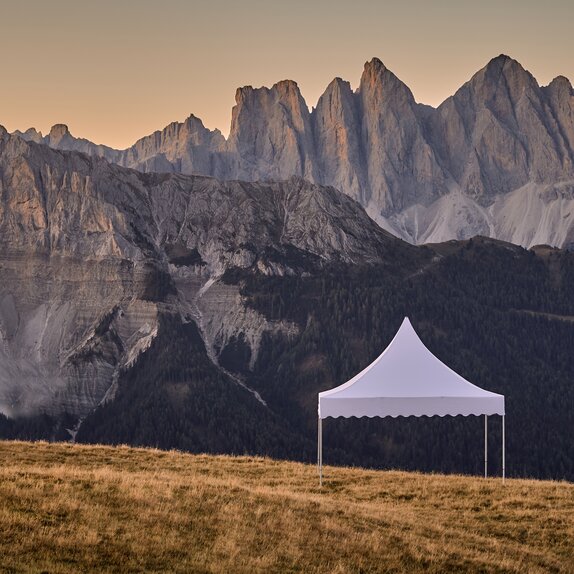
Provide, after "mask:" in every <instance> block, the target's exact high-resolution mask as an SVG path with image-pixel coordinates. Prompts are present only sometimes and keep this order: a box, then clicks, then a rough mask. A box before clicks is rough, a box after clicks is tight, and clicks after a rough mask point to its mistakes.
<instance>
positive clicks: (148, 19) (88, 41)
mask: <svg viewBox="0 0 574 574" xmlns="http://www.w3.org/2000/svg"><path fill="white" fill-rule="evenodd" d="M0 10H1V11H0V54H1V56H0V58H1V63H2V66H1V68H2V89H1V90H0V124H2V125H4V126H5V127H6V128H7V129H8V130H9V131H13V130H15V129H21V130H24V129H27V128H28V127H31V126H33V127H35V128H37V129H39V130H41V131H42V132H44V133H46V132H47V131H48V130H49V128H50V126H51V125H52V124H54V123H66V124H68V125H69V127H70V130H71V132H72V133H73V134H74V135H76V136H78V137H86V138H88V139H90V140H93V141H95V142H97V143H105V144H108V145H111V146H114V147H126V146H128V145H131V144H132V143H133V142H134V141H135V140H136V139H138V138H139V137H142V136H144V135H146V134H148V133H151V132H153V131H154V130H156V129H161V128H162V127H164V126H165V125H166V124H168V123H169V122H171V121H176V120H178V121H181V120H183V119H185V118H186V117H187V116H188V115H189V114H190V113H194V114H195V115H196V116H198V117H200V118H201V119H202V120H203V122H204V123H205V125H206V126H207V127H209V128H219V129H220V130H221V131H222V132H223V133H224V134H227V132H228V131H229V123H230V119H231V107H232V106H233V104H234V96H235V90H236V88H237V87H238V86H243V85H253V86H261V85H267V86H270V85H272V84H273V83H275V82H277V81H278V80H282V79H285V78H289V79H293V80H295V81H297V83H298V84H299V86H300V88H301V91H302V93H303V96H304V97H305V99H306V101H307V103H308V105H309V106H314V105H315V104H316V102H317V99H318V98H319V96H320V95H321V93H322V92H323V91H324V89H325V87H326V86H327V84H328V83H329V82H330V81H331V80H332V79H333V78H334V77H335V76H340V77H342V78H344V79H346V80H349V81H350V82H351V84H352V86H353V87H356V86H357V83H358V80H359V77H360V75H361V72H362V69H363V64H364V62H365V61H367V60H370V59H371V58H372V57H373V56H377V57H378V58H380V59H381V60H382V61H383V62H384V63H385V65H386V66H387V67H388V68H390V69H391V70H393V71H394V72H395V74H396V75H397V76H399V78H401V79H402V80H403V81H404V82H406V83H407V85H408V86H409V87H410V88H411V89H412V90H413V93H414V95H415V98H416V99H417V101H419V102H423V103H427V104H431V105H434V106H436V105H438V104H439V103H440V102H441V101H443V100H444V99H445V98H446V97H447V96H449V95H451V94H452V93H454V91H455V90H456V89H457V88H458V87H460V85H461V84H463V83H464V82H465V81H467V80H468V79H469V78H470V77H471V76H472V74H474V73H475V72H476V71H477V70H478V69H480V68H481V67H483V66H484V65H485V64H486V63H487V62H488V60H490V59H491V58H493V57H495V56H497V55H498V54H500V53H505V54H508V55H509V56H512V57H513V58H515V59H517V60H518V61H519V62H520V63H521V64H522V65H523V66H524V67H525V68H526V69H528V70H530V72H532V73H533V74H534V76H535V77H536V78H537V80H538V81H539V83H541V84H547V83H548V82H549V81H550V80H552V78H554V77H555V76H557V75H564V76H566V77H568V78H569V79H570V80H574V34H573V33H572V24H573V22H574V2H572V0H545V1H544V2H540V1H534V0H521V1H504V0H497V1H494V0H483V1H481V2H476V1H472V2H469V1H466V0H458V1H455V0H439V1H434V2H433V1H430V0H427V1H413V0H411V1H407V0H396V1H395V0H390V1H375V0H370V1H368V0H352V1H343V0H307V1H303V0H290V1H288V2H284V1H281V2H279V1H274V0H242V1H223V0H205V1H204V0H197V1H195V0H188V1H186V0H161V1H159V0H131V1H128V0H123V1H122V0H98V1H97V2H87V1H82V0H80V1H79V0H49V1H47V0H19V1H18V2H16V1H8V0H0Z"/></svg>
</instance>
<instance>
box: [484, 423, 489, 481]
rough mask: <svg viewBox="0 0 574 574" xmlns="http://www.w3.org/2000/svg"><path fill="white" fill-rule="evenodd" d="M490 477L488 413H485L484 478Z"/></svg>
mask: <svg viewBox="0 0 574 574" xmlns="http://www.w3.org/2000/svg"><path fill="white" fill-rule="evenodd" d="M487 477H488V415H484V478H487Z"/></svg>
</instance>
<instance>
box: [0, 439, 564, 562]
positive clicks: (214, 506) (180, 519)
mask: <svg viewBox="0 0 574 574" xmlns="http://www.w3.org/2000/svg"><path fill="white" fill-rule="evenodd" d="M0 459H1V460H2V465H1V469H0V572H50V573H64V572H92V571H97V572H142V571H154V572H318V571H321V572H405V571H408V572H414V573H416V572H460V571H465V572H572V571H573V569H574V484H571V483H566V482H549V481H533V480H515V479H511V480H507V483H506V485H504V486H503V485H502V484H501V481H500V479H494V478H493V479H488V480H484V479H482V478H474V477H468V476H452V475H451V476H445V475H425V474H417V473H405V472H386V471H385V472H384V471H369V470H363V469H358V468H335V467H326V468H325V476H326V479H325V484H324V486H323V488H322V489H321V488H319V486H318V484H317V474H316V468H315V467H314V466H310V465H304V464H300V463H291V462H279V461H275V460H270V459H263V458H249V457H229V456H204V455H189V454H183V453H180V452H164V451H157V450H149V449H134V448H127V447H117V448H112V447H101V446H81V445H66V444H48V443H25V442H0Z"/></svg>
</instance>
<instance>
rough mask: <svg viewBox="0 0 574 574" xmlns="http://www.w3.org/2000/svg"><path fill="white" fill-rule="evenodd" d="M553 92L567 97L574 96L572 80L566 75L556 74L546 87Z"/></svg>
mask: <svg viewBox="0 0 574 574" xmlns="http://www.w3.org/2000/svg"><path fill="white" fill-rule="evenodd" d="M544 89H545V90H548V91H550V92H551V93H553V94H556V95H558V96H563V97H566V98H571V97H573V96H574V89H573V88H572V84H571V83H570V80H569V79H568V78H566V77H565V76H556V77H555V78H554V79H553V80H552V81H551V82H550V83H549V84H548V86H546V87H545V88H544Z"/></svg>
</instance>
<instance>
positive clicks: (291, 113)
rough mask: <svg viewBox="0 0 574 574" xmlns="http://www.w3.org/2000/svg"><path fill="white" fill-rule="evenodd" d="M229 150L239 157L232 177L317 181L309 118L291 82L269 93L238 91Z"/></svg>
mask: <svg viewBox="0 0 574 574" xmlns="http://www.w3.org/2000/svg"><path fill="white" fill-rule="evenodd" d="M235 99H236V102H237V103H236V105H235V106H234V107H233V110H232V116H231V130H230V134H229V149H230V151H232V152H233V153H236V154H238V156H239V157H238V160H239V161H238V164H237V165H238V173H237V174H236V177H239V178H244V179H249V180H258V179H286V178H288V177H290V176H292V175H296V176H302V177H306V178H307V179H310V180H312V181H316V167H315V157H314V147H313V138H312V130H311V116H310V113H309V109H308V107H307V104H306V103H305V100H304V99H303V96H302V95H301V92H300V90H299V87H298V86H297V83H296V82H293V81H292V80H283V81H281V82H277V83H276V84H274V85H273V86H272V87H271V88H265V87H263V88H253V87H251V86H246V87H243V88H239V89H238V90H237V92H236V97H235Z"/></svg>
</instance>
